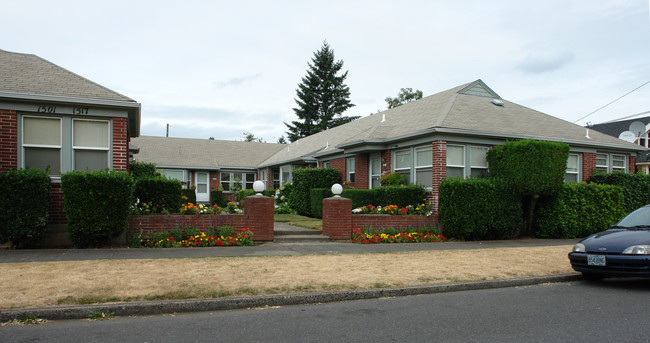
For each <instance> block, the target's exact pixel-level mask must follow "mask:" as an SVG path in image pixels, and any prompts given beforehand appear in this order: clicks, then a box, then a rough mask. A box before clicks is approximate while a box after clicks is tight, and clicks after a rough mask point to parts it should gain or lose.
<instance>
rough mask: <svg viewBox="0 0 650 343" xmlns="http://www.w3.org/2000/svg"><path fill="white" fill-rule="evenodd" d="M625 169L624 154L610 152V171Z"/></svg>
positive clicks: (622, 170)
mask: <svg viewBox="0 0 650 343" xmlns="http://www.w3.org/2000/svg"><path fill="white" fill-rule="evenodd" d="M626 170H627V163H626V158H625V155H614V154H612V171H613V172H625V171H626Z"/></svg>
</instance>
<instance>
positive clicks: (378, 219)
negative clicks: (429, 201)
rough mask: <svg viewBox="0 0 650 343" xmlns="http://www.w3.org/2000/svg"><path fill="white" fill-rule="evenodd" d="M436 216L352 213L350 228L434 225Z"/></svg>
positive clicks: (397, 227) (399, 227)
mask: <svg viewBox="0 0 650 343" xmlns="http://www.w3.org/2000/svg"><path fill="white" fill-rule="evenodd" d="M437 219H438V218H437V216H433V215H432V216H415V215H409V216H403V215H398V216H394V215H389V214H353V215H352V228H353V229H356V228H362V227H373V228H375V229H383V228H395V229H406V228H409V227H429V226H436V225H437V223H438V220H437Z"/></svg>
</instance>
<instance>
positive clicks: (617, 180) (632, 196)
mask: <svg viewBox="0 0 650 343" xmlns="http://www.w3.org/2000/svg"><path fill="white" fill-rule="evenodd" d="M587 182H589V183H597V184H603V185H614V186H619V187H621V189H622V191H623V197H624V198H625V203H624V206H623V208H624V209H625V212H626V213H630V212H632V211H634V210H636V209H637V208H639V207H641V206H645V205H647V204H650V175H645V174H628V173H622V172H616V173H597V174H594V175H592V176H591V177H590V178H589V180H587Z"/></svg>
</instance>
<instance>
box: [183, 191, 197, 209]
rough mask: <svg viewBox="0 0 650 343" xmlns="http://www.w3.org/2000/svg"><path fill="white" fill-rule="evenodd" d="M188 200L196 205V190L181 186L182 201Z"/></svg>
mask: <svg viewBox="0 0 650 343" xmlns="http://www.w3.org/2000/svg"><path fill="white" fill-rule="evenodd" d="M183 197H185V198H183ZM188 202H191V203H192V204H195V205H196V190H195V189H191V188H182V186H181V203H188Z"/></svg>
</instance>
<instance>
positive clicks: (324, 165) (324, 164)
mask: <svg viewBox="0 0 650 343" xmlns="http://www.w3.org/2000/svg"><path fill="white" fill-rule="evenodd" d="M322 166H323V168H329V167H330V161H323V162H322Z"/></svg>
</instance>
